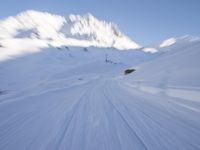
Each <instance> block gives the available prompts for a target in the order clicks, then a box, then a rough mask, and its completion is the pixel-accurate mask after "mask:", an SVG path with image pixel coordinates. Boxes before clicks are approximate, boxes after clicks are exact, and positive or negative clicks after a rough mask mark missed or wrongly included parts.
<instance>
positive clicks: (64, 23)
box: [0, 10, 140, 49]
mask: <svg viewBox="0 0 200 150" xmlns="http://www.w3.org/2000/svg"><path fill="white" fill-rule="evenodd" d="M16 38H21V39H22V38H29V39H36V38H37V39H42V40H47V39H48V40H51V41H53V42H54V43H57V44H58V43H59V44H60V45H70V46H84V47H86V46H96V47H114V48H117V49H136V48H139V47H140V46H139V45H138V44H137V43H135V42H134V41H132V40H131V39H130V38H128V37H127V36H125V35H124V34H123V33H122V32H121V31H120V30H119V29H118V27H117V25H116V24H114V23H110V22H106V21H101V20H98V19H96V18H95V17H94V16H93V15H92V14H90V13H88V14H85V15H83V16H80V15H73V14H71V15H69V16H67V17H63V16H59V15H53V14H50V13H47V12H39V11H34V10H28V11H25V12H22V13H20V14H18V15H17V16H14V17H8V18H6V19H4V20H1V21H0V39H16Z"/></svg>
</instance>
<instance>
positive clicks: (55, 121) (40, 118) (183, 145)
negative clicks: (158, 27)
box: [0, 45, 200, 150]
mask: <svg viewBox="0 0 200 150" xmlns="http://www.w3.org/2000/svg"><path fill="white" fill-rule="evenodd" d="M199 46H200V45H197V47H193V48H192V49H188V50H187V49H186V50H185V51H182V50H179V51H178V52H176V53H173V52H169V53H166V54H163V56H160V55H157V56H155V55H156V54H155V55H149V54H147V53H144V52H142V51H118V50H115V49H97V48H88V49H87V51H85V50H84V48H74V47H69V48H67V49H66V48H63V47H61V48H59V49H58V48H54V47H52V48H49V49H44V50H42V51H41V52H38V53H34V54H27V55H24V56H21V57H16V58H13V59H12V60H8V61H5V62H1V63H0V150H199V149H200V101H199V100H200V98H199V94H198V92H199V89H200V88H199V87H200V86H199V85H200V84H199V80H198V79H199V76H200V71H199V67H200V66H199V63H198V62H199V56H200V53H199V49H198V47H199ZM172 54H173V55H172ZM154 57H155V58H154ZM157 57H158V58H157ZM149 60H151V61H149ZM185 60H188V61H187V62H186V61H185ZM143 62H145V63H143ZM130 67H133V68H135V67H136V71H135V72H133V73H132V74H129V75H126V76H125V75H124V74H123V73H124V70H125V69H127V68H130ZM163 67H164V69H165V70H163ZM174 87H175V88H174ZM179 87H181V88H179ZM188 89H190V90H188ZM184 90H185V91H187V92H185V93H184V94H183V95H182V94H181V93H183V92H184ZM188 93H189V94H188ZM180 94H181V95H180Z"/></svg>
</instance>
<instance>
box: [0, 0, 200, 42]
mask: <svg viewBox="0 0 200 150" xmlns="http://www.w3.org/2000/svg"><path fill="white" fill-rule="evenodd" d="M28 9H33V10H40V11H48V12H50V13H55V14H60V15H68V14H71V13H74V14H85V13H88V12H90V13H92V14H93V15H94V16H95V17H97V18H98V19H103V20H106V21H112V22H115V23H116V24H118V26H119V28H120V30H121V31H122V32H123V33H125V34H126V35H128V36H129V37H130V38H132V39H133V40H134V41H136V42H137V43H139V44H141V45H149V44H157V43H159V42H160V41H162V40H165V39H166V38H169V37H172V36H182V35H186V34H189V35H194V36H200V0H4V1H1V2H0V18H1V19H2V18H5V17H7V16H10V15H16V14H17V13H19V12H21V11H25V10H28Z"/></svg>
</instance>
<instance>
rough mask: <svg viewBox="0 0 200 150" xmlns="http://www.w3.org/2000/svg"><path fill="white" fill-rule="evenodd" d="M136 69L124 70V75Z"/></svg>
mask: <svg viewBox="0 0 200 150" xmlns="http://www.w3.org/2000/svg"><path fill="white" fill-rule="evenodd" d="M134 71H136V70H135V69H126V70H125V71H124V75H127V74H130V73H132V72H134Z"/></svg>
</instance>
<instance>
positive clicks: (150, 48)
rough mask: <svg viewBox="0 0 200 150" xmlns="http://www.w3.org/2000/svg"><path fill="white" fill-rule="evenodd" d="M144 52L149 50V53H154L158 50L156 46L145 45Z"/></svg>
mask: <svg viewBox="0 0 200 150" xmlns="http://www.w3.org/2000/svg"><path fill="white" fill-rule="evenodd" d="M143 51H144V52H150V53H156V52H158V50H157V49H156V48H153V47H146V48H144V49H143Z"/></svg>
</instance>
